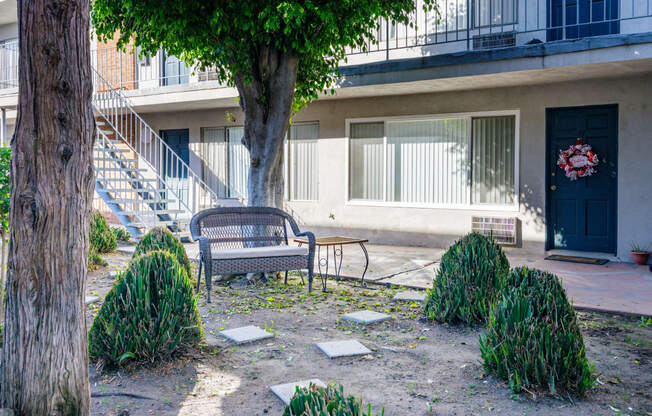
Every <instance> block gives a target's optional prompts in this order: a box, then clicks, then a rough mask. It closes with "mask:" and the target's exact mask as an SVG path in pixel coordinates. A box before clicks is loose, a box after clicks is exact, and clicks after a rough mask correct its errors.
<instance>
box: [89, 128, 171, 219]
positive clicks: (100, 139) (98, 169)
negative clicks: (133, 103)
mask: <svg viewBox="0 0 652 416" xmlns="http://www.w3.org/2000/svg"><path fill="white" fill-rule="evenodd" d="M96 131H97V133H96V143H95V146H97V147H100V148H102V149H107V150H108V151H111V150H114V149H116V147H115V146H114V145H113V144H112V143H111V142H110V140H109V138H108V137H106V134H104V132H103V131H102V130H100V129H96ZM115 159H116V160H115V162H120V157H118V156H116V157H115ZM125 163H126V160H125ZM94 165H95V173H96V180H98V179H99V180H100V181H101V182H102V187H103V188H104V189H106V190H107V191H108V192H111V193H112V194H113V195H114V196H113V199H114V200H115V203H117V204H121V205H123V209H124V205H126V203H125V202H124V198H122V197H121V196H120V192H117V189H116V188H115V187H114V186H113V184H112V183H111V182H110V181H107V180H106V171H105V169H104V165H105V163H102V164H99V165H100V166H98V163H97V161H95V163H94ZM119 173H121V172H119ZM97 176H99V177H97ZM137 180H138V178H134V179H131V178H129V179H127V178H125V180H124V182H133V181H137ZM150 187H151V185H150ZM142 191H146V192H149V193H151V194H152V195H156V196H157V197H158V196H159V194H158V192H156V189H153V187H152V189H146V188H143V189H142ZM134 192H138V189H137V188H134ZM147 201H148V200H146V199H142V200H140V198H139V202H137V203H136V204H137V205H139V208H138V209H137V210H135V211H136V213H134V214H130V215H131V216H133V217H135V218H136V221H137V222H139V223H140V224H143V225H146V224H148V222H147V221H145V219H144V218H143V217H142V216H141V215H140V214H141V213H142V212H145V210H143V209H142V207H140V205H142V204H146V203H147ZM150 202H151V201H150ZM130 204H134V203H131V202H130ZM114 214H118V215H119V212H117V213H116V212H114ZM153 218H154V225H156V220H157V218H158V217H157V216H156V215H154V217H153ZM121 222H122V221H121ZM132 222H133V221H132ZM123 225H127V224H123Z"/></svg>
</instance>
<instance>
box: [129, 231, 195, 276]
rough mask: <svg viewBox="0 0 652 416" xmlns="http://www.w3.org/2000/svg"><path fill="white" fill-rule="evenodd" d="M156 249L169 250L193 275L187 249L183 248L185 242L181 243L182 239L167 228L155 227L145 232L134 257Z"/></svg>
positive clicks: (189, 274) (189, 273) (190, 274)
mask: <svg viewBox="0 0 652 416" xmlns="http://www.w3.org/2000/svg"><path fill="white" fill-rule="evenodd" d="M154 250H164V251H168V252H170V253H171V254H173V255H174V256H176V258H177V261H178V262H179V263H180V264H181V266H183V268H184V269H185V270H186V273H188V276H192V272H191V269H190V260H188V255H187V254H186V250H185V249H184V248H183V244H181V241H179V239H178V238H176V237H175V236H174V235H172V233H171V232H170V231H169V230H168V229H167V228H165V227H154V228H152V229H151V230H149V232H148V233H147V234H145V236H144V237H143V238H142V240H140V242H139V243H138V244H137V245H136V249H135V250H134V255H133V257H134V258H136V257H138V256H140V255H143V254H145V253H148V252H150V251H154Z"/></svg>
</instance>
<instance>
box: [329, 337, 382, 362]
mask: <svg viewBox="0 0 652 416" xmlns="http://www.w3.org/2000/svg"><path fill="white" fill-rule="evenodd" d="M317 347H318V348H319V349H320V350H322V351H323V352H324V354H326V355H327V356H328V358H331V359H332V358H337V357H352V356H354V355H367V354H371V350H370V349H369V348H367V347H365V346H364V345H362V344H360V343H359V342H358V341H356V340H354V339H351V340H346V341H330V342H320V343H319V344H317Z"/></svg>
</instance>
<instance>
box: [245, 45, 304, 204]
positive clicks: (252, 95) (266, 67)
mask: <svg viewBox="0 0 652 416" xmlns="http://www.w3.org/2000/svg"><path fill="white" fill-rule="evenodd" d="M298 63H299V62H298V59H297V58H296V57H294V56H293V55H292V54H290V53H282V52H280V51H278V50H274V49H269V48H261V50H260V52H259V56H258V60H257V62H256V63H255V64H254V67H253V68H252V69H253V70H252V72H253V80H251V81H246V80H245V78H244V77H243V76H238V75H236V76H234V78H235V83H236V86H237V88H238V92H239V93H240V106H241V108H242V111H243V112H244V118H245V119H244V145H245V147H246V148H247V149H248V150H249V157H250V161H251V166H250V168H249V183H248V204H249V206H270V207H281V205H282V203H283V141H284V139H285V136H286V133H287V131H288V127H289V125H290V114H291V113H292V101H293V99H294V88H295V84H296V79H297V67H298Z"/></svg>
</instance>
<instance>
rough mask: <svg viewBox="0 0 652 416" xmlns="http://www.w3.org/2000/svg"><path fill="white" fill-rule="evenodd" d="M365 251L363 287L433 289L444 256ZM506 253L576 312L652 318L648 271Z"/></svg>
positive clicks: (192, 248)
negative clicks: (561, 293) (550, 276)
mask: <svg viewBox="0 0 652 416" xmlns="http://www.w3.org/2000/svg"><path fill="white" fill-rule="evenodd" d="M184 245H185V247H186V251H187V253H188V257H190V258H191V259H194V260H195V261H196V259H197V258H198V246H197V244H184ZM367 249H368V251H369V270H368V271H367V274H366V276H365V280H366V281H368V282H373V283H375V284H391V285H397V286H405V287H410V288H415V289H426V288H430V287H432V280H433V278H434V277H435V273H436V270H437V268H438V267H439V260H440V259H441V256H442V255H443V254H444V249H435V248H422V247H396V246H379V245H368V246H367ZM331 250H332V249H331ZM120 251H124V252H129V251H133V246H131V247H129V246H124V247H121V248H120ZM506 251H507V257H508V259H509V262H510V265H511V266H512V267H517V266H528V267H532V268H537V269H541V270H546V271H548V272H551V273H554V274H556V275H557V276H559V277H560V278H561V279H562V283H563V285H564V287H565V289H566V292H567V293H568V296H569V297H570V298H571V300H572V301H573V304H574V305H575V306H576V307H577V308H583V309H595V310H602V311H612V312H625V313H634V314H639V315H647V316H652V273H650V271H649V269H648V267H647V266H636V265H634V264H631V263H617V262H609V263H607V264H605V265H603V266H594V265H586V264H577V263H565V262H560V261H550V260H544V256H543V255H525V254H521V253H519V251H518V250H509V249H508V250H506ZM332 258H333V256H332V251H331V252H330V262H331V263H330V268H329V274H332V273H333V263H332ZM315 261H317V260H315ZM363 270H364V255H363V253H362V250H361V249H360V247H359V246H354V245H352V246H344V248H343V260H342V271H341V276H342V277H344V278H347V279H359V278H360V275H361V274H362V271H363ZM316 271H317V266H316V263H315V272H316ZM318 285H319V284H318Z"/></svg>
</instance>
